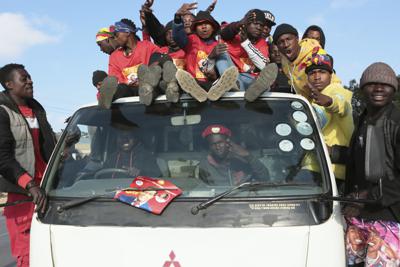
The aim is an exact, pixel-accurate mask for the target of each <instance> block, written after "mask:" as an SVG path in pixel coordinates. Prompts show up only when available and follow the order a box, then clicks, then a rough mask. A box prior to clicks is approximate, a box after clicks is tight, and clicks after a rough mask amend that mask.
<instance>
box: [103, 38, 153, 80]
mask: <svg viewBox="0 0 400 267" xmlns="http://www.w3.org/2000/svg"><path fill="white" fill-rule="evenodd" d="M154 52H160V48H159V47H158V46H156V45H155V44H153V43H151V42H149V41H138V42H137V43H136V47H135V49H133V51H132V52H131V53H130V54H129V55H128V56H125V55H124V51H123V49H122V48H118V49H117V50H115V51H114V52H113V53H112V54H111V56H110V59H109V63H108V75H110V76H115V77H117V79H118V82H119V83H126V84H129V83H132V82H135V81H136V80H137V71H138V68H139V66H140V65H142V64H146V65H148V64H149V60H150V56H151V54H153V53H154Z"/></svg>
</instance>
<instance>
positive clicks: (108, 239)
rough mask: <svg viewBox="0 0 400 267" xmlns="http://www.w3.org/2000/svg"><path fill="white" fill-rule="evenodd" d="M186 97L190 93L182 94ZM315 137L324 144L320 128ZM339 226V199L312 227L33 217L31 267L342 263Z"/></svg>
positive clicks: (310, 266) (331, 266) (316, 266)
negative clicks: (90, 222) (92, 222)
mask: <svg viewBox="0 0 400 267" xmlns="http://www.w3.org/2000/svg"><path fill="white" fill-rule="evenodd" d="M243 95H244V93H243V92H235V93H230V92H228V93H226V94H225V97H228V98H229V97H232V98H241V99H243ZM263 96H268V97H269V96H272V97H274V96H279V97H282V98H285V97H290V98H291V99H293V98H298V99H302V100H305V99H304V98H303V97H301V96H298V95H292V94H283V93H264V94H263ZM186 98H189V97H188V96H183V97H182V99H186ZM165 100H166V98H165V96H161V97H158V98H157V101H165ZM132 102H139V98H138V97H129V98H123V99H118V100H116V101H115V103H132ZM305 103H306V105H308V106H309V109H310V110H311V114H312V116H313V119H314V120H315V121H317V118H316V114H315V112H314V110H313V109H312V108H311V106H310V104H309V103H308V101H305ZM88 106H92V105H88ZM318 135H319V138H320V140H322V142H321V143H322V144H323V143H324V142H323V137H322V133H321V131H320V129H318ZM323 150H324V154H325V160H326V162H327V168H328V172H329V176H330V177H331V181H330V182H331V185H332V193H333V196H337V189H336V183H335V180H334V175H333V171H332V167H331V162H330V159H329V157H328V156H327V155H328V151H327V147H326V146H325V145H324V144H323ZM48 171H49V170H48ZM197 216H200V215H197ZM343 225H344V223H343V217H342V216H341V214H340V206H339V204H338V203H337V202H334V203H333V212H332V215H331V217H330V218H329V219H328V220H327V221H326V222H324V223H322V224H319V225H313V226H290V227H277V226H274V227H265V226H263V227H261V226H260V227H249V228H218V227H216V228H200V227H199V228H164V227H156V228H151V227H119V226H118V227H117V226H88V227H82V226H66V225H48V224H43V223H41V222H40V221H39V220H37V219H36V218H34V219H33V221H32V228H31V254H30V266H31V267H71V266H74V267H79V266H99V267H101V266H105V267H106V266H107V267H109V266H121V267H132V266H146V267H152V266H155V267H179V266H180V267H189V266H190V267H197V266H198V267H204V266H210V267H217V266H222V267H224V266H229V267H235V266H238V267H239V266H240V267H243V266H249V267H258V266H265V267H269V266H279V267H300V266H301V267H321V266H324V267H341V266H342V267H344V266H346V264H345V247H344V230H343V229H344V228H343ZM172 252H173V253H172ZM173 254H174V255H173ZM53 261H54V262H53Z"/></svg>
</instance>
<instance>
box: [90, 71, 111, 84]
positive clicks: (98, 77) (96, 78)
mask: <svg viewBox="0 0 400 267" xmlns="http://www.w3.org/2000/svg"><path fill="white" fill-rule="evenodd" d="M107 76H108V75H107V72H105V71H102V70H96V71H94V72H93V76H92V83H93V86H96V85H97V84H98V83H99V82H102V81H103V80H104V79H105V78H106V77H107Z"/></svg>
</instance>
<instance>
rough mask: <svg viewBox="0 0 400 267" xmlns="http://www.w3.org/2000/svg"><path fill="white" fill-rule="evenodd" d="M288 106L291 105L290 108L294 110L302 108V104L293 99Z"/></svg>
mask: <svg viewBox="0 0 400 267" xmlns="http://www.w3.org/2000/svg"><path fill="white" fill-rule="evenodd" d="M290 106H291V107H292V109H294V110H303V108H304V107H303V104H301V103H300V102H299V101H293V102H292V103H291V104H290Z"/></svg>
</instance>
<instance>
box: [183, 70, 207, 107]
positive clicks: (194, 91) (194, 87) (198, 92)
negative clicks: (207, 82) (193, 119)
mask: <svg viewBox="0 0 400 267" xmlns="http://www.w3.org/2000/svg"><path fill="white" fill-rule="evenodd" d="M176 79H177V80H178V83H179V85H180V86H181V88H182V90H183V91H185V92H186V93H188V94H190V95H191V96H193V97H194V98H195V99H196V100H197V101H199V102H204V101H206V100H207V92H206V90H204V89H203V88H202V87H201V86H200V85H199V84H198V83H197V82H196V79H195V78H194V77H193V76H192V75H191V74H190V73H189V72H187V71H184V70H178V71H177V72H176Z"/></svg>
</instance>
